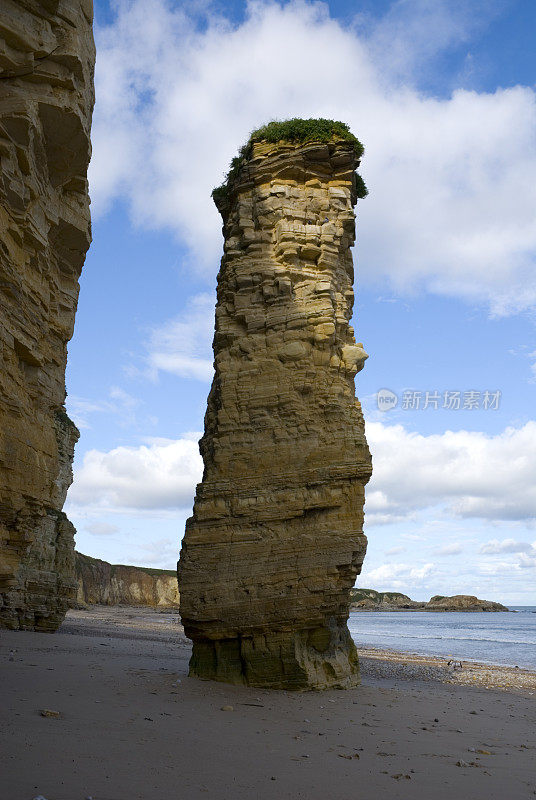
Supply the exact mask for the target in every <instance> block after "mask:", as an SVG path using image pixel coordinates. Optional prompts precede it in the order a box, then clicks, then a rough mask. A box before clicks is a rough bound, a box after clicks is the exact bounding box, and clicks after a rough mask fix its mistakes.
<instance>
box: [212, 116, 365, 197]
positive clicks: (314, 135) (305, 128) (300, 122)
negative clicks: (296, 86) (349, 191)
mask: <svg viewBox="0 0 536 800" xmlns="http://www.w3.org/2000/svg"><path fill="white" fill-rule="evenodd" d="M337 139H338V140H343V141H345V142H350V143H351V144H352V145H353V148H354V152H355V154H356V157H357V158H358V159H359V158H361V156H362V155H363V153H364V150H365V148H364V147H363V145H362V144H361V142H360V141H359V139H358V138H357V137H356V136H354V134H353V133H352V132H351V131H350V128H349V127H348V125H347V124H346V123H345V122H340V121H337V120H333V119H323V118H322V117H320V118H319V119H300V118H298V117H295V118H294V119H287V120H283V121H280V120H272V122H268V123H267V124H266V125H262V126H261V127H260V128H257V129H256V130H254V131H252V133H251V134H250V136H249V139H248V140H247V142H246V144H244V145H242V147H241V148H240V150H239V151H238V155H237V156H235V157H234V158H233V160H232V161H231V164H230V167H229V172H228V173H227V175H226V176H225V180H224V182H223V183H222V184H221V186H218V187H216V189H213V191H212V198H213V199H214V202H215V203H216V205H218V204H219V203H221V202H224V201H225V200H226V199H227V198H228V196H229V186H230V184H231V183H232V182H233V181H234V179H235V178H236V176H237V175H238V173H239V171H240V168H241V166H242V165H243V164H244V163H245V162H246V161H247V159H248V158H250V156H251V153H252V150H253V145H254V143H255V142H273V143H276V142H293V143H302V144H306V143H307V142H331V141H334V140H337ZM367 194H368V189H367V187H366V186H365V182H364V180H363V178H362V177H361V175H357V196H358V197H359V198H363V197H366V196H367Z"/></svg>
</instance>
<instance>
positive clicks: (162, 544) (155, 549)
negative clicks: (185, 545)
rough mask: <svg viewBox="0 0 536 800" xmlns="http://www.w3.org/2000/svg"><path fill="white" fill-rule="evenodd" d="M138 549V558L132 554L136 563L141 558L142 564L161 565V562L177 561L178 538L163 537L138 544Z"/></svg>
mask: <svg viewBox="0 0 536 800" xmlns="http://www.w3.org/2000/svg"><path fill="white" fill-rule="evenodd" d="M138 550H139V555H138V558H136V556H133V558H134V561H135V562H136V563H137V561H139V560H140V558H141V561H142V563H143V564H150V565H151V566H157V567H161V565H162V564H170V563H173V562H174V561H175V562H176V561H177V559H178V557H179V542H178V540H175V541H173V540H172V539H169V538H166V537H163V538H161V539H155V540H153V541H151V542H145V543H144V544H140V545H139V547H138ZM165 568H166V567H164V569H165Z"/></svg>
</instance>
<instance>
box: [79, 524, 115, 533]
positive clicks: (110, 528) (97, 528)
mask: <svg viewBox="0 0 536 800" xmlns="http://www.w3.org/2000/svg"><path fill="white" fill-rule="evenodd" d="M84 530H86V531H88V533H92V534H93V536H110V535H111V534H112V533H118V531H119V528H118V527H117V525H110V523H109V522H90V523H89V524H88V525H84Z"/></svg>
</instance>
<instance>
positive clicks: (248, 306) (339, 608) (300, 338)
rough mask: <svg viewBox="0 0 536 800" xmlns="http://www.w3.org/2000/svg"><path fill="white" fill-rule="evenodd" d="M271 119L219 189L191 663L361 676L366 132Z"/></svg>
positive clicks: (188, 563)
mask: <svg viewBox="0 0 536 800" xmlns="http://www.w3.org/2000/svg"><path fill="white" fill-rule="evenodd" d="M305 122H307V123H311V124H313V123H314V121H310V120H309V121H305ZM320 122H325V121H320ZM282 125H283V126H284V125H285V124H284V123H283V124H282ZM338 125H341V124H340V123H338ZM342 127H343V128H346V126H342ZM264 130H266V131H271V126H268V127H267V128H266V129H264ZM284 130H285V129H284V127H283V131H284ZM262 131H263V129H261V131H260V132H257V134H258V135H256V134H253V135H252V140H251V141H250V143H249V145H248V147H247V148H243V150H242V157H241V159H239V160H238V161H236V162H235V166H234V168H233V169H232V170H231V173H230V175H229V179H228V185H227V186H225V187H224V188H223V189H222V190H219V191H217V193H216V194H215V199H216V202H217V205H218V208H219V210H220V212H221V214H222V217H223V222H224V227H223V233H224V237H225V244H224V252H225V254H224V257H223V260H222V264H221V269H220V273H219V277H218V295H217V306H216V333H215V338H214V355H215V369H216V372H215V377H214V382H213V384H212V389H211V391H210V395H209V398H208V408H207V412H206V417H205V433H204V436H203V438H202V439H201V442H200V449H201V454H202V456H203V459H204V465H205V469H204V475H203V482H202V483H201V484H199V485H198V487H197V494H196V498H195V505H194V510H193V516H192V517H191V518H190V519H189V520H188V522H187V524H186V534H185V537H184V540H183V545H182V551H181V556H180V561H179V587H180V592H181V608H180V613H181V617H182V621H183V623H184V628H185V631H186V634H187V635H188V636H189V637H190V638H191V639H192V640H193V655H192V659H191V662H190V674H191V675H195V676H198V677H201V678H213V679H216V680H222V681H228V682H231V683H245V684H249V685H252V686H264V687H273V688H282V689H307V688H327V687H347V686H353V685H355V684H356V683H358V681H359V670H358V659H357V653H356V649H355V645H354V644H353V642H352V640H351V638H350V634H349V632H348V628H347V624H346V623H347V619H348V606H349V590H350V589H351V588H352V587H353V585H354V582H355V578H356V576H357V575H358V574H359V572H360V569H361V565H362V562H363V558H364V555H365V549H366V538H365V536H364V535H363V532H362V527H363V502H364V486H365V484H366V483H367V481H368V479H369V477H370V474H371V458H370V453H369V450H368V447H367V443H366V440H365V431H364V423H363V415H362V413H361V406H360V404H359V402H358V401H357V399H356V398H355V391H354V376H355V374H356V373H357V372H358V371H359V370H360V369H361V367H362V366H363V363H364V360H365V359H366V357H367V355H366V353H365V352H364V350H363V348H362V346H361V345H360V344H356V342H355V339H354V332H353V330H352V328H351V327H350V325H349V320H350V318H351V315H352V306H353V300H354V293H353V289H352V284H353V265H352V256H351V252H350V247H351V245H352V244H353V242H354V234H355V221H354V212H353V205H354V204H355V202H356V198H357V196H358V195H361V196H363V194H364V193H366V190H365V192H361V191H360V189H361V187H362V186H363V184H362V181H360V179H359V177H358V176H356V174H355V169H356V166H357V165H358V163H359V156H360V154H361V150H362V148H361V146H360V145H359V142H357V140H354V139H353V137H351V139H352V140H350V141H348V140H345V139H344V138H339V137H338V136H337V135H332V136H330V137H329V139H328V141H305V142H304V141H299V140H298V141H295V140H294V141H285V140H282V141H273V142H270V141H266V140H265V139H263V135H262ZM272 138H273V132H272ZM356 142H357V145H356ZM358 146H359V147H358Z"/></svg>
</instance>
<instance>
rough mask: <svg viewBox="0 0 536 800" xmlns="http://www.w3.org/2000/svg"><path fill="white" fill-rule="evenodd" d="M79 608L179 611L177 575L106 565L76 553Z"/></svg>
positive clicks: (162, 570) (97, 559)
mask: <svg viewBox="0 0 536 800" xmlns="http://www.w3.org/2000/svg"><path fill="white" fill-rule="evenodd" d="M76 579H77V583H78V587H77V593H76V600H77V604H78V605H82V606H83V605H87V604H89V605H91V604H93V603H100V604H102V605H106V606H152V607H153V608H178V606H179V602H180V597H179V589H178V586H177V574H176V572H173V571H172V570H167V569H148V568H145V567H131V566H127V565H125V564H109V563H108V562H107V561H101V559H100V558H91V557H90V556H85V555H83V553H76Z"/></svg>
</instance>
